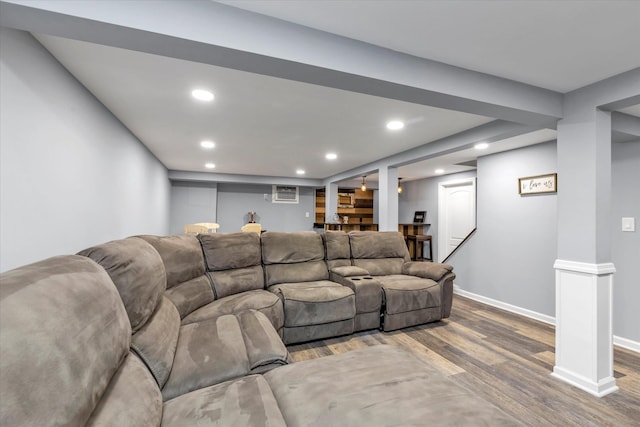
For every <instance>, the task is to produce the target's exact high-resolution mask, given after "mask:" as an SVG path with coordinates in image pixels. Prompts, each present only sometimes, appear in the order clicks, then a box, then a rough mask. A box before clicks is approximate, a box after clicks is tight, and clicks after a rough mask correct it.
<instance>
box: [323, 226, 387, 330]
mask: <svg viewBox="0 0 640 427" xmlns="http://www.w3.org/2000/svg"><path fill="white" fill-rule="evenodd" d="M322 236H323V240H324V243H325V251H326V256H327V265H328V267H329V279H330V280H331V281H333V282H336V283H340V284H341V285H343V286H347V287H348V288H350V289H351V290H352V291H353V292H354V294H355V304H356V316H355V318H354V328H353V330H354V332H357V331H364V330H367V329H377V328H379V327H380V316H381V306H382V287H381V285H380V282H378V281H377V280H376V279H374V278H373V277H372V276H371V275H370V274H369V272H368V271H366V270H365V269H363V268H360V267H355V266H353V265H351V248H350V246H349V235H348V234H346V233H345V232H343V231H325V232H324V234H322Z"/></svg>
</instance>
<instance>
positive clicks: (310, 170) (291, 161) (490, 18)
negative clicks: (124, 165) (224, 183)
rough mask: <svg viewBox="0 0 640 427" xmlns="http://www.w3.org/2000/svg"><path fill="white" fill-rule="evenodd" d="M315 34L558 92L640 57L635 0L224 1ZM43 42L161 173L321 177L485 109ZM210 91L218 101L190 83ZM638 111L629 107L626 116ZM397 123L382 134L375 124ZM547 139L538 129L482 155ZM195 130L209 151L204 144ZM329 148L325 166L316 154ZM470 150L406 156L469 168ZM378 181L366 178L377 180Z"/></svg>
mask: <svg viewBox="0 0 640 427" xmlns="http://www.w3.org/2000/svg"><path fill="white" fill-rule="evenodd" d="M220 3H227V4H229V5H231V6H234V7H241V8H244V9H248V10H251V11H255V12H258V13H263V14H267V15H270V16H273V17H276V18H280V19H284V20H288V21H291V22H294V23H298V24H302V25H306V26H309V27H312V28H316V29H319V30H324V31H329V32H332V33H336V34H339V35H343V36H347V37H352V38H355V39H358V40H361V41H364V42H368V43H372V44H377V45H380V46H383V47H387V48H391V49H394V50H398V51H402V52H405V53H409V54H412V55H417V56H421V57H425V58H428V59H432V60H437V61H441V62H445V63H449V64H452V65H457V66H460V67H464V68H468V69H471V70H476V71H481V72H486V73H490V74H494V75H497V76H500V77H503V78H508V79H512V80H516V81H521V82H524V83H528V84H532V85H536V86H540V87H543V88H547V89H552V90H556V91H560V92H566V91H570V90H573V89H576V88H578V87H581V86H584V85H586V84H589V83H592V82H595V81H599V80H602V79H604V78H607V77H610V76H612V75H616V74H619V73H621V72H624V71H627V70H629V69H633V68H636V67H639V66H640V55H638V53H637V52H638V45H639V44H640V43H639V42H640V1H613V0H611V1H588V2H584V1H517V2H515V1H454V0H448V1H433V0H432V1H410V0H405V1H384V0H378V1H366V0H362V1H350V0H340V1H332V0H323V1H314V0H302V1H295V2H294V1H270V0H260V1H245V0H234V1H221V2H220ZM36 37H37V38H38V40H40V42H41V43H43V45H44V46H45V47H46V48H47V49H48V50H49V51H50V52H51V53H52V54H53V55H54V56H55V57H56V58H57V59H58V60H59V61H60V62H61V63H62V64H63V65H64V66H65V67H66V68H67V69H68V70H70V72H71V73H72V74H74V75H75V76H76V78H77V79H78V80H79V81H80V82H82V83H83V84H84V85H85V86H86V87H87V88H88V89H89V90H90V91H91V92H92V93H93V94H94V95H95V96H96V97H97V98H98V99H99V100H100V101H101V102H102V103H103V104H104V105H105V106H106V107H107V108H108V109H109V110H110V111H111V112H112V113H113V114H114V115H115V116H116V117H118V118H119V119H120V120H121V121H122V122H123V123H124V124H125V125H126V126H127V127H128V128H129V129H130V130H131V131H132V132H133V133H134V134H135V135H136V136H137V137H138V138H139V139H140V140H141V141H142V143H143V144H145V145H146V146H147V147H148V148H149V150H150V151H151V152H153V153H154V154H155V155H156V157H158V159H159V160H160V161H161V162H162V163H163V164H164V165H165V166H166V167H167V168H168V169H170V170H180V171H196V172H204V171H209V170H207V169H205V168H204V164H205V163H206V162H213V163H215V164H216V168H215V169H214V170H213V172H216V173H231V174H245V175H261V176H274V177H276V176H281V177H296V173H295V171H296V169H298V168H302V169H305V170H306V171H307V173H306V175H305V178H326V177H328V176H332V175H335V174H337V173H340V172H344V171H347V170H349V169H352V168H355V167H357V166H360V165H363V164H366V163H369V162H373V161H375V160H379V159H382V158H385V157H387V156H390V155H393V154H396V153H399V152H402V151H405V150H407V149H410V148H413V147H417V146H420V145H423V144H426V143H429V142H431V141H435V140H437V139H439V138H442V137H446V136H449V135H452V134H455V133H458V132H461V131H463V130H466V129H470V128H473V127H475V126H478V125H480V124H483V123H487V122H489V121H491V120H493V118H491V117H484V116H477V115H471V114H467V113H461V112H455V111H448V110H443V109H438V108H432V107H427V106H423V105H417V104H412V103H407V102H401V101H395V100H391V99H386V98H380V97H375V96H370V95H364V94H358V93H352V92H347V91H343V90H338V89H332V88H327V87H321V86H315V85H311V84H306V83H300V82H295V81H289V80H284V79H279V78H274V77H268V76H264V75H258V74H252V73H248V72H243V71H237V70H231V69H226V68H221V67H216V66H211V65H207V64H201V63H194V62H189V61H184V60H178V59H174V58H168V57H163V56H157V55H151V54H147V53H142V52H136V51H130V50H125V49H119V48H114V47H107V46H101V45H95V44H91V43H86V42H80V41H74V40H68V39H62V38H57V37H52V36H48V35H36ZM195 87H207V88H210V89H212V90H213V91H214V92H215V95H216V99H215V101H214V102H213V103H210V104H203V103H201V102H195V101H194V100H192V99H191V98H190V96H189V92H190V91H191V90H192V89H193V88H195ZM634 111H636V110H634V109H633V108H632V109H627V111H626V112H628V113H629V114H633V112H634ZM395 118H399V119H403V120H405V121H406V122H407V127H406V128H405V129H404V130H403V131H401V132H389V131H388V130H386V129H385V128H384V123H385V122H386V121H387V120H390V119H395ZM554 138H555V132H554V131H551V130H543V131H539V132H534V133H532V134H528V135H522V136H520V137H516V138H510V139H509V140H506V141H502V142H498V143H493V144H492V146H491V149H490V150H488V151H487V152H483V153H482V154H483V155H484V154H485V153H493V152H499V151H504V150H508V149H513V148H517V147H521V146H526V145H531V144H535V143H539V142H543V141H548V140H550V139H554ZM202 139H212V140H214V141H215V142H216V148H215V149H213V150H211V151H204V150H202V149H201V148H200V147H199V145H198V144H199V141H200V140H202ZM329 151H335V152H337V153H338V155H339V158H338V159H337V160H336V161H333V162H329V161H326V160H325V159H324V155H325V154H326V153H327V152H329ZM478 154H479V152H476V151H474V150H465V151H462V152H459V153H456V154H452V155H448V156H445V157H440V158H438V159H430V160H427V161H424V162H420V163H417V164H413V165H406V166H402V167H401V168H400V170H399V174H400V176H402V177H403V178H405V179H407V180H410V179H418V178H424V177H428V176H432V175H434V172H433V170H434V169H435V168H436V167H443V168H445V170H446V173H453V172H457V171H462V170H468V169H469V167H465V166H456V165H455V163H460V162H466V161H469V160H474V159H475V158H476V157H477V156H478ZM372 179H375V176H372Z"/></svg>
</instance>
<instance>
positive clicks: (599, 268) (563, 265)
mask: <svg viewBox="0 0 640 427" xmlns="http://www.w3.org/2000/svg"><path fill="white" fill-rule="evenodd" d="M553 268H555V269H556V270H565V271H573V272H575V273H587V274H593V275H596V276H602V275H605V274H613V273H615V272H616V267H615V266H614V265H613V263H611V262H606V263H602V264H590V263H586V262H578V261H567V260H564V259H557V260H556V262H555V263H554V264H553Z"/></svg>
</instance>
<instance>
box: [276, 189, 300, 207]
mask: <svg viewBox="0 0 640 427" xmlns="http://www.w3.org/2000/svg"><path fill="white" fill-rule="evenodd" d="M271 195H272V202H273V203H299V191H298V187H292V186H290V185H274V186H273V191H272V193H271Z"/></svg>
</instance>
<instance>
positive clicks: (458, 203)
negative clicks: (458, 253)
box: [438, 178, 476, 262]
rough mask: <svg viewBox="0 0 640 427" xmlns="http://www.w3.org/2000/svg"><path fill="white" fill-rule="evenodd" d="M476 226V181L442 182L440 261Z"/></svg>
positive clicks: (439, 207)
mask: <svg viewBox="0 0 640 427" xmlns="http://www.w3.org/2000/svg"><path fill="white" fill-rule="evenodd" d="M475 226H476V179H475V178H469V179H464V180H459V181H450V182H442V183H440V185H439V188H438V261H440V262H442V261H443V260H444V259H445V258H446V257H447V256H449V254H450V253H451V252H453V251H454V250H455V248H457V247H458V245H459V244H460V243H462V241H463V240H464V238H465V237H467V235H468V234H469V233H470V232H471V231H472V230H473V229H474V228H475Z"/></svg>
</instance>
